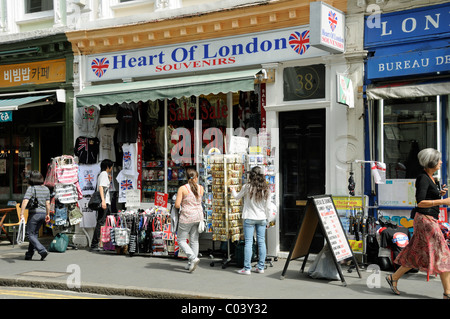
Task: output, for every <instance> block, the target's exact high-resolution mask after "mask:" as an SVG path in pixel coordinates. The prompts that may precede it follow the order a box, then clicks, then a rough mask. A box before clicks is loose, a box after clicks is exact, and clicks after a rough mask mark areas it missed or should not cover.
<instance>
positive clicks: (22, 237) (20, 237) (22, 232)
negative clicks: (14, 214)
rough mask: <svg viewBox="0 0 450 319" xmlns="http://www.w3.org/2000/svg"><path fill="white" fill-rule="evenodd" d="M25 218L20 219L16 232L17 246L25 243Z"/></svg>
mask: <svg viewBox="0 0 450 319" xmlns="http://www.w3.org/2000/svg"><path fill="white" fill-rule="evenodd" d="M25 227H26V224H25V218H23V217H22V218H21V219H20V223H19V231H18V232H17V244H19V245H20V244H22V243H23V242H24V241H25Z"/></svg>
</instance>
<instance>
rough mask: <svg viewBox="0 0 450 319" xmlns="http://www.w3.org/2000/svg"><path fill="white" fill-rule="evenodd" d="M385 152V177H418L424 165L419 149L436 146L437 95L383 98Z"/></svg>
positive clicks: (383, 146) (383, 154) (382, 113)
mask: <svg viewBox="0 0 450 319" xmlns="http://www.w3.org/2000/svg"><path fill="white" fill-rule="evenodd" d="M380 111H381V119H382V134H383V135H382V136H381V140H382V154H381V158H384V162H385V163H386V178H388V179H396V178H416V176H417V174H418V173H419V172H420V170H421V167H420V165H419V161H418V160H417V154H418V153H419V151H420V150H422V149H424V148H428V147H432V148H437V141H438V135H437V134H438V121H437V119H438V105H437V99H436V97H434V96H433V97H418V98H406V99H392V100H383V101H381V102H380Z"/></svg>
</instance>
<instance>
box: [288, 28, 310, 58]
mask: <svg viewBox="0 0 450 319" xmlns="http://www.w3.org/2000/svg"><path fill="white" fill-rule="evenodd" d="M289 45H290V46H291V48H292V49H294V51H295V52H297V53H298V54H300V55H302V54H303V53H305V52H306V50H308V48H309V30H306V31H303V32H302V33H301V34H300V32H294V33H292V34H291V36H290V37H289Z"/></svg>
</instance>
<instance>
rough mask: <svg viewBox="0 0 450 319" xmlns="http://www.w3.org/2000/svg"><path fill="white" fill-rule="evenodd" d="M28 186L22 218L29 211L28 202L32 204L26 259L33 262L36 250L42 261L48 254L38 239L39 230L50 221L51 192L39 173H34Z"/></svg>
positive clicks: (27, 229)
mask: <svg viewBox="0 0 450 319" xmlns="http://www.w3.org/2000/svg"><path fill="white" fill-rule="evenodd" d="M28 184H29V185H30V186H28V188H27V191H26V192H25V195H24V196H23V201H22V206H21V212H20V218H21V219H22V218H24V212H25V209H27V205H28V202H31V207H30V206H29V207H28V220H27V227H26V234H27V236H28V240H29V245H28V251H27V252H26V253H25V259H26V260H31V259H32V258H33V254H34V251H35V250H36V251H37V252H38V253H39V255H41V260H44V259H45V257H47V255H48V252H47V250H46V249H45V247H44V246H43V245H42V244H41V242H40V241H39V239H38V235H39V229H40V228H41V227H42V225H43V224H44V222H47V223H48V222H49V221H50V191H49V189H48V188H47V186H44V185H43V184H44V177H43V176H42V174H41V173H40V172H39V171H32V172H31V174H30V177H29V178H28Z"/></svg>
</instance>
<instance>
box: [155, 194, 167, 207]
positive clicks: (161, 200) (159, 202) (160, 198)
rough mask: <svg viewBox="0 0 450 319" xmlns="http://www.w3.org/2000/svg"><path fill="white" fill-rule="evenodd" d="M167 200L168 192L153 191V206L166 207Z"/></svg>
mask: <svg viewBox="0 0 450 319" xmlns="http://www.w3.org/2000/svg"><path fill="white" fill-rule="evenodd" d="M168 200H169V194H166V193H160V192H155V206H160V207H165V208H167V202H168Z"/></svg>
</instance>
